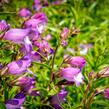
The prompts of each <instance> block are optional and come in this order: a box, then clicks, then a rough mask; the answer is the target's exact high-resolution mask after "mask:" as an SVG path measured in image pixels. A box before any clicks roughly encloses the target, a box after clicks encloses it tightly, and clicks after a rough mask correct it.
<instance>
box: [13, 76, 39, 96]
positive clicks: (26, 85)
mask: <svg viewBox="0 0 109 109" xmlns="http://www.w3.org/2000/svg"><path fill="white" fill-rule="evenodd" d="M15 84H16V85H17V86H20V87H21V90H22V91H23V92H25V93H26V94H29V95H30V96H40V93H39V91H37V90H33V88H35V86H34V85H35V78H31V77H27V76H23V77H20V78H18V79H17V80H16V83H15Z"/></svg>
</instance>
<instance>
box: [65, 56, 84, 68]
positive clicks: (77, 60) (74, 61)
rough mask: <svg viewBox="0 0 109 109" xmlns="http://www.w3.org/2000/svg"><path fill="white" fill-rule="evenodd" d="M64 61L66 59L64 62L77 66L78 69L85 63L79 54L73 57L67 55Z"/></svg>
mask: <svg viewBox="0 0 109 109" xmlns="http://www.w3.org/2000/svg"><path fill="white" fill-rule="evenodd" d="M65 61H66V63H68V64H70V65H71V66H73V67H79V68H80V69H82V68H83V67H84V66H85V64H86V61H85V59H84V58H83V57H81V56H75V57H70V56H67V57H66V59H65Z"/></svg>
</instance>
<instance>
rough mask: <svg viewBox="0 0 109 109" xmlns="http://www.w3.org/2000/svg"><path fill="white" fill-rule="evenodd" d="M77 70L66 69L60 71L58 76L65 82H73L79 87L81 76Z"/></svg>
mask: <svg viewBox="0 0 109 109" xmlns="http://www.w3.org/2000/svg"><path fill="white" fill-rule="evenodd" d="M80 71H81V70H80V69H79V68H73V67H66V68H63V69H61V70H60V72H59V73H60V76H61V77H62V78H64V79H66V80H67V81H72V82H75V84H76V86H79V85H80V83H82V82H83V75H82V74H81V72H80Z"/></svg>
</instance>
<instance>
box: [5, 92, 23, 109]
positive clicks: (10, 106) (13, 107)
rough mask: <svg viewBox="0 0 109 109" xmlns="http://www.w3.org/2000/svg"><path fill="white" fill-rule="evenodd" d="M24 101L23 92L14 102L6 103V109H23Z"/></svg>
mask: <svg viewBox="0 0 109 109" xmlns="http://www.w3.org/2000/svg"><path fill="white" fill-rule="evenodd" d="M24 101H25V94H24V93H23V92H20V93H18V94H17V95H16V96H15V97H14V98H13V99H12V100H7V101H6V103H5V106H6V109H21V106H22V104H23V103H24Z"/></svg>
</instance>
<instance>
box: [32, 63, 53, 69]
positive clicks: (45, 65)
mask: <svg viewBox="0 0 109 109" xmlns="http://www.w3.org/2000/svg"><path fill="white" fill-rule="evenodd" d="M33 63H35V64H37V65H41V66H44V67H46V68H48V69H49V70H51V68H50V66H48V65H47V64H42V63H39V62H33Z"/></svg>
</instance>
